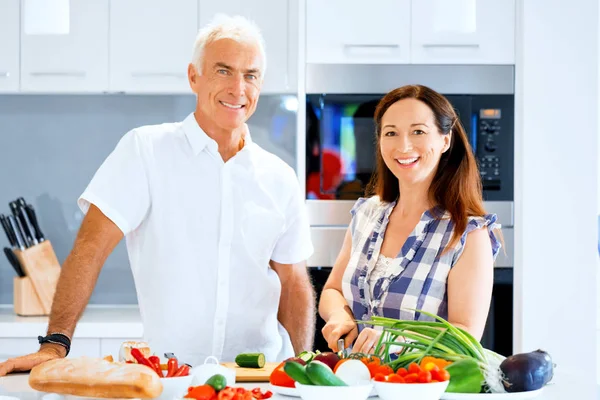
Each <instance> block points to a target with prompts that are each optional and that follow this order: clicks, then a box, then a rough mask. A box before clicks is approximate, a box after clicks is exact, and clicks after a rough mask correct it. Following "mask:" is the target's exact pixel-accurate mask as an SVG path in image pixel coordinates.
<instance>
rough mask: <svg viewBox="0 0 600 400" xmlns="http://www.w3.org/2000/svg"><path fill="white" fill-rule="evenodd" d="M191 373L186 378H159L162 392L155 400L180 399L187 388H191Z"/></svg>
mask: <svg viewBox="0 0 600 400" xmlns="http://www.w3.org/2000/svg"><path fill="white" fill-rule="evenodd" d="M193 378H194V377H193V375H192V371H190V374H189V375H187V376H175V377H172V378H160V382H161V383H162V385H163V391H162V393H161V394H160V396H158V397H156V398H155V400H173V399H180V398H182V397H183V396H185V395H186V394H187V392H188V388H189V387H190V386H192V379H193Z"/></svg>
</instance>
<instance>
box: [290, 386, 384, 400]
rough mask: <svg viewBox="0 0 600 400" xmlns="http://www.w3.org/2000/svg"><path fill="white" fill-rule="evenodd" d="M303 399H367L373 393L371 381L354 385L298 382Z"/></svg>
mask: <svg viewBox="0 0 600 400" xmlns="http://www.w3.org/2000/svg"><path fill="white" fill-rule="evenodd" d="M296 388H297V389H298V393H299V394H300V397H301V398H302V400H331V399H344V400H366V399H367V398H368V397H369V395H370V394H371V390H372V389H373V384H372V383H371V382H369V383H366V384H362V385H352V386H314V385H303V384H301V383H298V382H296Z"/></svg>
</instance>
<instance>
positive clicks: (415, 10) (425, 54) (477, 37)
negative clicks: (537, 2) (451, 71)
mask: <svg viewBox="0 0 600 400" xmlns="http://www.w3.org/2000/svg"><path fill="white" fill-rule="evenodd" d="M411 48H412V57H411V62H413V63H416V64H514V62H515V0H502V1H498V0H413V1H412V46H411Z"/></svg>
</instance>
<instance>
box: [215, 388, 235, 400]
mask: <svg viewBox="0 0 600 400" xmlns="http://www.w3.org/2000/svg"><path fill="white" fill-rule="evenodd" d="M235 396H236V393H235V389H232V388H230V387H226V388H225V389H223V390H221V391H220V392H219V395H218V396H217V400H233V399H234V398H235Z"/></svg>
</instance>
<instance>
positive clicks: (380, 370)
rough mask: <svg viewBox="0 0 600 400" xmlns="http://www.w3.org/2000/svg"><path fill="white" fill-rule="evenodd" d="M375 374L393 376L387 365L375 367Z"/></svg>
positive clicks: (390, 368)
mask: <svg viewBox="0 0 600 400" xmlns="http://www.w3.org/2000/svg"><path fill="white" fill-rule="evenodd" d="M376 372H377V373H379V374H383V375H385V376H388V375H389V374H393V373H394V370H393V369H392V367H390V366H389V365H380V366H379V367H377V370H376Z"/></svg>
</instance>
